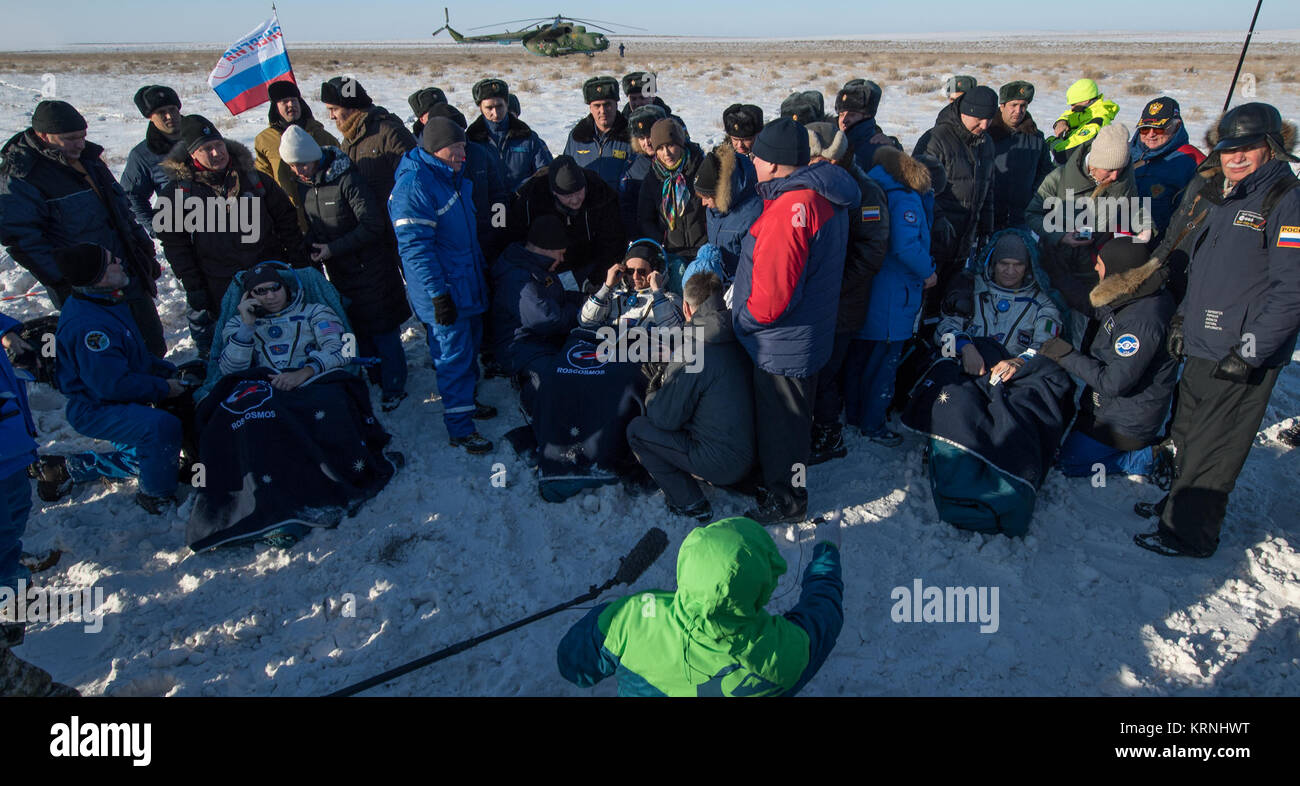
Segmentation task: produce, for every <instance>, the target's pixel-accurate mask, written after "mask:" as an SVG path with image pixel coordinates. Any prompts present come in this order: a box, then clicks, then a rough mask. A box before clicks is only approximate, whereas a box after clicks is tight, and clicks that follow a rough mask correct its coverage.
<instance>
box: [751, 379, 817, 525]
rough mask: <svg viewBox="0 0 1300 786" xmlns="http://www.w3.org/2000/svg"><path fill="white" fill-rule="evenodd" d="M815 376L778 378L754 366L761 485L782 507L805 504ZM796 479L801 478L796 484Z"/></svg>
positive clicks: (755, 414)
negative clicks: (804, 482) (805, 481)
mask: <svg viewBox="0 0 1300 786" xmlns="http://www.w3.org/2000/svg"><path fill="white" fill-rule="evenodd" d="M816 394H817V377H816V376H815V375H814V376H811V377H781V376H777V375H775V374H769V373H767V372H766V371H764V370H762V369H761V368H759V367H758V366H755V367H754V420H755V423H754V434H755V435H756V436H757V438H758V463H759V465H760V467H761V468H762V473H763V486H764V487H766V488H767V491H768V494H770V495H771V496H772V497H774V498H775V499H776V501H777V502H778V503H780V504H781V505H782V506H783V507H785V508H794V507H806V506H807V505H808V489H807V488H806V487H805V486H804V484H803V482H802V481H803V480H804V479H805V478H806V476H807V472H808V458H809V455H810V454H811V452H812V420H813V399H814V398H815V396H816ZM796 480H798V481H800V482H799V483H798V485H796V483H795V482H796Z"/></svg>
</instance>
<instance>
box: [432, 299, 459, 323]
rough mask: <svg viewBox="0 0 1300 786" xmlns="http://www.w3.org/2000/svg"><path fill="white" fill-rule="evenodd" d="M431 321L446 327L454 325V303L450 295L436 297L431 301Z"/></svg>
mask: <svg viewBox="0 0 1300 786" xmlns="http://www.w3.org/2000/svg"><path fill="white" fill-rule="evenodd" d="M433 321H434V322H437V323H438V324H439V325H442V326H443V327H446V326H447V325H454V324H456V301H454V300H452V299H451V295H449V294H443V295H438V296H437V297H435V298H434V299H433Z"/></svg>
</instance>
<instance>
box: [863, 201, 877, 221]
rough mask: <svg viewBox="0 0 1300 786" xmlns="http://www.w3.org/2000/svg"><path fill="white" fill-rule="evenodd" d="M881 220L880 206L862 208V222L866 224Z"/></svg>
mask: <svg viewBox="0 0 1300 786" xmlns="http://www.w3.org/2000/svg"><path fill="white" fill-rule="evenodd" d="M879 220H880V206H879V205H871V206H869V207H864V208H862V221H863V222H864V223H865V222H867V221H879Z"/></svg>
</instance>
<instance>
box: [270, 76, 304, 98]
mask: <svg viewBox="0 0 1300 786" xmlns="http://www.w3.org/2000/svg"><path fill="white" fill-rule="evenodd" d="M266 97H267V98H269V99H271V100H272V101H283V100H284V99H286V98H297V99H299V100H301V99H302V91H301V90H299V89H298V85H297V83H295V82H291V81H290V80H288V79H279V80H276V81H274V82H272V83H271V84H269V85H267V86H266Z"/></svg>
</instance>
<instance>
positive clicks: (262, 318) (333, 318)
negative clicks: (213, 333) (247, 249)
mask: <svg viewBox="0 0 1300 786" xmlns="http://www.w3.org/2000/svg"><path fill="white" fill-rule="evenodd" d="M223 335H225V336H226V344H225V347H223V348H222V350H221V360H220V368H221V373H222V374H223V375H225V374H234V373H236V372H240V371H246V370H248V369H250V368H256V367H259V366H262V367H265V368H269V369H273V370H274V371H276V372H277V374H276V376H274V377H272V378H271V386H272V387H274V388H275V389H277V390H293V389H294V388H296V387H298V386H300V385H304V384H307V383H309V382H310V381H311V380H312V378H313V377H315V376H317V375H320V374H324V373H325V372H326V371H329V370H331V369H335V368H341V367H343V366H346V365H348V362H349V361H348V358H346V357H344V354H343V323H342V321H340V320H339V317H338V315H337V314H335V313H334V311H333V310H332V309H330V307H329V306H326V305H323V304H320V303H306V302H304V298H303V294H302V292H301V291H295V288H294V287H293V285H292V284H290V283H289V281H287V280H286V279H285V278H284V277H283V276H281V275H280V273H279V272H278V271H277V269H276V266H275V265H272V264H268V263H262V264H260V265H258V266H257V267H255V268H253V269H252V270H250V271H249V272H248V274H247V275H245V276H244V297H243V299H241V300H240V301H239V314H238V315H237V316H233V317H231V318H230V319H229V321H227V322H226V328H225V331H224V332H223Z"/></svg>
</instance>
